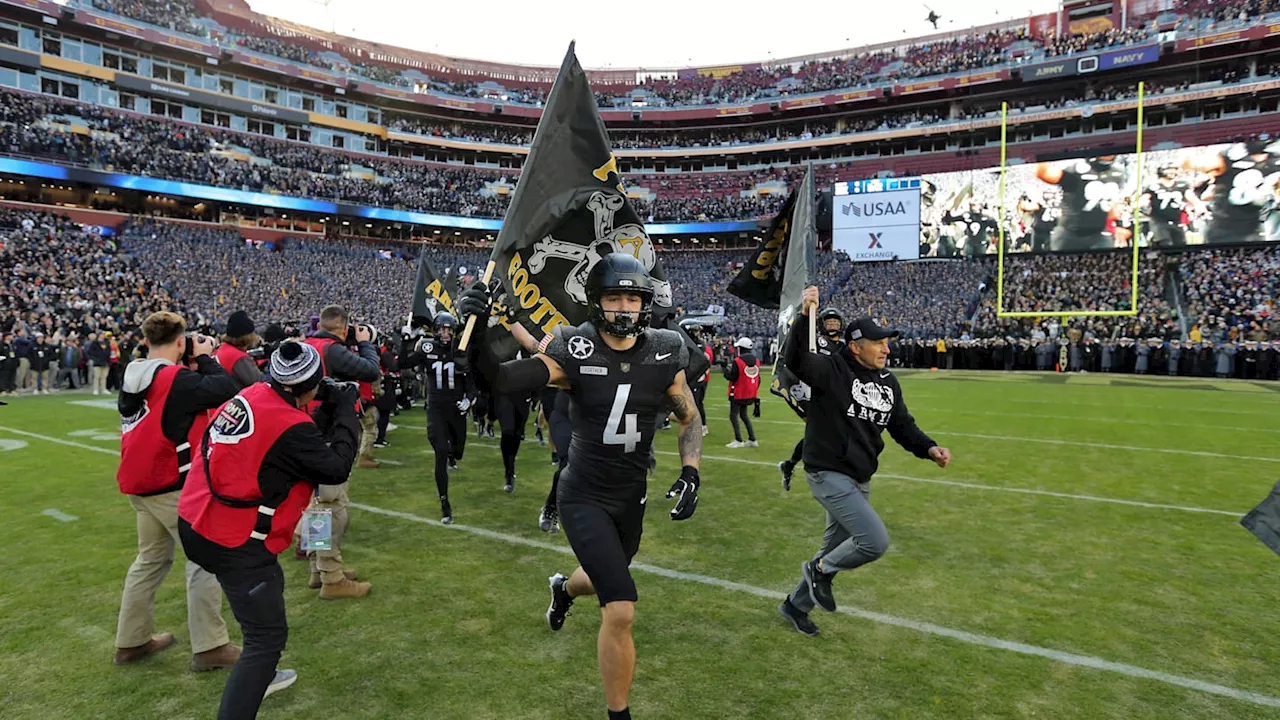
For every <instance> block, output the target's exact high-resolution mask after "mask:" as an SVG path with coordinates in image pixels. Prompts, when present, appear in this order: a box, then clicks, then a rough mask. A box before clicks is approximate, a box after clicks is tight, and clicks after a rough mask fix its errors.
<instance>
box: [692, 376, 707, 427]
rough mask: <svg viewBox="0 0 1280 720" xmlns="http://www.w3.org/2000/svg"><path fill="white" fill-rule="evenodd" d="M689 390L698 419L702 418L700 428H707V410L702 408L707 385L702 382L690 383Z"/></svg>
mask: <svg viewBox="0 0 1280 720" xmlns="http://www.w3.org/2000/svg"><path fill="white" fill-rule="evenodd" d="M689 389H690V390H692V391H693V403H694V404H695V405H697V406H698V417H700V418H702V426H703V427H706V426H707V409H706V408H705V407H703V405H702V404H703V403H704V402H706V399H707V384H706V383H704V382H699V383H690V384H689Z"/></svg>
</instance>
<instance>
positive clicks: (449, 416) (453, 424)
mask: <svg viewBox="0 0 1280 720" xmlns="http://www.w3.org/2000/svg"><path fill="white" fill-rule="evenodd" d="M427 440H428V441H430V442H431V450H432V451H433V452H434V453H435V456H436V467H435V472H436V494H438V495H439V496H440V497H442V498H443V497H449V461H450V460H453V461H454V462H457V461H459V460H461V459H462V453H463V452H464V451H465V450H466V449H467V416H466V415H465V414H463V413H460V412H458V408H457V407H455V406H454V405H452V404H451V403H447V402H446V403H444V404H443V406H441V405H427Z"/></svg>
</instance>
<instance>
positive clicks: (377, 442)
mask: <svg viewBox="0 0 1280 720" xmlns="http://www.w3.org/2000/svg"><path fill="white" fill-rule="evenodd" d="M390 445H391V443H389V442H387V441H386V440H374V441H373V446H374V447H376V448H379V449H381V448H384V447H388V446H390Z"/></svg>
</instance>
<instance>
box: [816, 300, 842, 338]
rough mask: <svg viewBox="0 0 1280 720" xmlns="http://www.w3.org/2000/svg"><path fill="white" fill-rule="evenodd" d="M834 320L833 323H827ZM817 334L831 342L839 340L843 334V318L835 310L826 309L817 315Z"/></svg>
mask: <svg viewBox="0 0 1280 720" xmlns="http://www.w3.org/2000/svg"><path fill="white" fill-rule="evenodd" d="M832 320H834V321H835V322H834V323H831V322H829V321H832ZM818 332H820V333H822V334H823V335H826V336H827V338H829V339H831V340H839V339H840V336H841V335H842V334H844V316H843V315H841V314H840V311H839V310H836V309H835V308H830V307H829V308H827V309H826V310H823V311H822V312H821V313H820V314H819V315H818Z"/></svg>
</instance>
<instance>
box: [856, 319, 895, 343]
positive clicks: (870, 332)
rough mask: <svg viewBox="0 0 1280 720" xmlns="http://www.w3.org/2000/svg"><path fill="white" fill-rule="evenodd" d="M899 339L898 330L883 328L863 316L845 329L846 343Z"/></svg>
mask: <svg viewBox="0 0 1280 720" xmlns="http://www.w3.org/2000/svg"><path fill="white" fill-rule="evenodd" d="M896 337H898V331H897V330H890V329H888V328H882V327H880V326H879V325H877V324H876V323H875V321H874V320H872V319H871V318H870V317H868V316H866V315H863V316H862V317H860V318H858V319H857V320H854V321H853V322H851V323H849V326H848V327H846V328H845V329H844V339H845V342H852V341H854V340H863V339H866V340H883V339H885V338H896Z"/></svg>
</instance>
